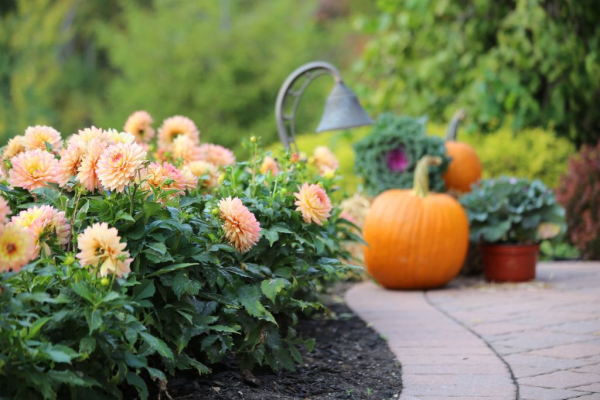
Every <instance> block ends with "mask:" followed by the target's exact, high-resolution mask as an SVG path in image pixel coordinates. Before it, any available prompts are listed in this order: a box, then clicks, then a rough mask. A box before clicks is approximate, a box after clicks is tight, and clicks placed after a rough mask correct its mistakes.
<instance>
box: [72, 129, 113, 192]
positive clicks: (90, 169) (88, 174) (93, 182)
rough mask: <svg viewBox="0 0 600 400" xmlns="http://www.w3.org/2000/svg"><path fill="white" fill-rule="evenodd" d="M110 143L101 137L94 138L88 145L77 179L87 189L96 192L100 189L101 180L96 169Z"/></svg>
mask: <svg viewBox="0 0 600 400" xmlns="http://www.w3.org/2000/svg"><path fill="white" fill-rule="evenodd" d="M107 146H108V145H107V144H106V143H105V142H104V141H103V140H102V139H100V138H97V139H93V140H92V141H90V143H89V144H88V146H87V152H86V154H85V155H84V156H83V157H82V159H81V164H80V165H79V169H78V170H77V171H78V173H77V177H76V179H77V181H78V182H79V183H80V184H81V186H83V187H84V188H85V189H86V190H89V191H90V192H92V193H93V192H94V190H96V189H100V180H99V179H98V174H97V172H96V169H97V167H98V160H100V156H101V155H102V153H103V152H104V150H106V147H107Z"/></svg>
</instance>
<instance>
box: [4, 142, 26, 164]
mask: <svg viewBox="0 0 600 400" xmlns="http://www.w3.org/2000/svg"><path fill="white" fill-rule="evenodd" d="M24 151H25V145H24V144H23V136H15V137H14V138H12V139H10V140H9V141H8V143H7V144H6V147H4V151H3V152H2V160H3V161H4V160H10V159H11V158H13V157H15V156H18V155H19V154H21V153H23V152H24Z"/></svg>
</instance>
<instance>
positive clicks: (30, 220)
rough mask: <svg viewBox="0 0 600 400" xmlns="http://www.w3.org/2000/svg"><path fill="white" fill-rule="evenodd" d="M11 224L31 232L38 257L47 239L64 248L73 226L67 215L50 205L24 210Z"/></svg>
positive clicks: (13, 218)
mask: <svg viewBox="0 0 600 400" xmlns="http://www.w3.org/2000/svg"><path fill="white" fill-rule="evenodd" d="M11 223H12V225H15V226H19V227H21V228H23V229H26V230H28V231H29V233H30V235H31V236H32V237H33V240H34V243H35V245H36V249H35V254H36V255H37V253H38V252H39V251H40V249H41V248H42V245H44V243H42V242H41V240H43V239H46V238H48V239H51V240H55V241H56V243H58V244H59V245H60V246H61V247H63V248H64V247H65V246H66V245H67V243H69V237H70V236H71V225H69V222H68V221H67V218H66V216H65V213H64V212H63V211H58V210H57V209H56V208H54V207H51V206H48V205H43V206H33V207H30V208H28V209H27V210H23V211H21V212H20V213H19V215H15V216H14V217H12V220H11ZM48 250H49V249H48Z"/></svg>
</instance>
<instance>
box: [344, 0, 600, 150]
mask: <svg viewBox="0 0 600 400" xmlns="http://www.w3.org/2000/svg"><path fill="white" fill-rule="evenodd" d="M377 4H378V7H379V15H377V16H376V17H373V18H369V17H365V18H363V19H362V20H361V21H359V23H358V25H359V26H360V27H361V28H362V30H363V31H364V32H366V33H368V34H370V35H371V36H372V39H371V40H370V42H369V43H368V44H367V46H366V48H365V52H364V55H363V58H362V60H361V61H360V62H359V63H357V65H356V72H357V74H358V75H359V76H361V78H362V81H363V87H362V88H361V90H360V93H361V94H362V95H363V97H365V98H367V99H369V100H370V102H369V106H370V108H371V109H372V110H374V111H378V112H383V111H387V110H392V111H394V112H396V113H402V114H409V115H422V114H427V115H429V116H430V117H431V118H432V119H433V120H434V121H442V120H446V119H449V118H450V117H451V115H452V113H454V111H455V110H456V108H457V107H463V108H465V109H466V110H467V115H468V116H469V118H470V120H471V121H470V122H471V126H470V130H471V131H482V132H488V131H496V130H497V129H499V128H500V127H501V126H505V125H506V123H507V121H505V120H506V118H507V117H511V118H512V119H511V121H510V122H511V125H512V126H511V128H513V129H514V130H516V131H518V130H520V129H521V128H523V127H545V128H549V127H553V128H554V130H555V131H556V132H557V134H559V135H560V136H566V137H568V138H569V139H570V140H572V141H574V142H575V143H576V144H577V145H580V144H581V143H583V142H592V143H595V142H596V141H597V140H598V138H599V137H600V109H599V108H598V106H597V104H598V100H599V99H600V29H598V20H599V19H600V7H598V3H597V1H596V0H580V1H564V0H512V1H511V0H506V1H489V0H379V1H378V2H377Z"/></svg>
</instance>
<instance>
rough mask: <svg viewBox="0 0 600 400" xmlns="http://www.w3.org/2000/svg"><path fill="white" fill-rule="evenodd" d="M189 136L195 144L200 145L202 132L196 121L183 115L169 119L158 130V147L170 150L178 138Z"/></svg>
mask: <svg viewBox="0 0 600 400" xmlns="http://www.w3.org/2000/svg"><path fill="white" fill-rule="evenodd" d="M180 135H183V136H187V137H188V138H189V139H190V140H191V141H192V142H193V143H194V144H199V143H200V131H198V128H197V127H196V124H194V121H192V120H191V119H189V118H187V117H182V116H181V115H176V116H174V117H171V118H167V119H165V120H164V121H163V123H162V125H161V127H160V128H158V145H159V146H160V147H163V148H166V149H169V148H170V147H171V144H172V143H173V140H174V139H175V138H176V137H177V136H180Z"/></svg>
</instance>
